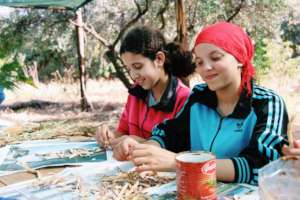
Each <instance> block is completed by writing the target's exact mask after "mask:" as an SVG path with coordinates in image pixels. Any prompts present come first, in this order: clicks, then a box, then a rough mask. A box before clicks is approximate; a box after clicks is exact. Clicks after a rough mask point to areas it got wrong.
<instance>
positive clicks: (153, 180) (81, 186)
mask: <svg viewBox="0 0 300 200" xmlns="http://www.w3.org/2000/svg"><path fill="white" fill-rule="evenodd" d="M118 171H119V172H118V174H117V175H112V176H102V177H101V179H100V180H99V184H98V185H97V184H96V185H95V184H94V185H89V186H87V185H86V184H85V183H84V182H83V181H82V179H81V178H80V177H79V176H77V175H75V174H73V175H72V176H71V177H68V178H63V177H61V176H58V175H57V176H53V177H51V178H50V179H49V178H48V179H46V180H39V181H37V182H36V184H35V185H36V186H39V187H42V188H45V187H46V188H47V187H53V186H55V187H57V188H59V189H60V191H62V192H63V191H73V192H75V193H77V194H78V195H79V196H80V197H81V199H91V198H92V199H101V200H128V199H130V200H149V199H151V197H149V196H148V195H146V194H145V193H143V190H145V189H147V188H149V187H153V186H159V185H162V184H165V183H169V182H171V181H173V180H175V177H173V176H172V177H171V176H166V175H161V174H157V173H155V174H150V175H149V174H144V175H141V174H139V173H138V172H123V171H121V170H118Z"/></svg>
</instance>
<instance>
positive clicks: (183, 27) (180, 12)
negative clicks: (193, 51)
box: [175, 0, 189, 50]
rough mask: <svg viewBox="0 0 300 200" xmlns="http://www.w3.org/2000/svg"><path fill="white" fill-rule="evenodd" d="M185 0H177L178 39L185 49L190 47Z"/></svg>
mask: <svg viewBox="0 0 300 200" xmlns="http://www.w3.org/2000/svg"><path fill="white" fill-rule="evenodd" d="M183 1H184V0H176V3H175V9H176V21H177V41H178V42H179V43H180V44H181V45H182V47H183V48H184V49H185V50H188V49H189V41H188V32H187V21H186V15H185V8H184V3H183Z"/></svg>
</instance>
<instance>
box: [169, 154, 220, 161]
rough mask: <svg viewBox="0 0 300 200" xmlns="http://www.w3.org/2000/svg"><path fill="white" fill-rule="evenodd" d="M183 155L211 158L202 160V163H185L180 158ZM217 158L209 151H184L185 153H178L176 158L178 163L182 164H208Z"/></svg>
mask: <svg viewBox="0 0 300 200" xmlns="http://www.w3.org/2000/svg"><path fill="white" fill-rule="evenodd" d="M183 155H207V156H209V157H208V158H207V159H205V160H201V161H184V160H182V159H181V158H180V157H182V156H183ZM215 158H216V156H215V155H214V154H213V153H212V152H209V151H183V152H180V153H178V154H177V155H176V157H175V159H176V161H177V162H181V163H202V162H207V161H209V160H212V159H215Z"/></svg>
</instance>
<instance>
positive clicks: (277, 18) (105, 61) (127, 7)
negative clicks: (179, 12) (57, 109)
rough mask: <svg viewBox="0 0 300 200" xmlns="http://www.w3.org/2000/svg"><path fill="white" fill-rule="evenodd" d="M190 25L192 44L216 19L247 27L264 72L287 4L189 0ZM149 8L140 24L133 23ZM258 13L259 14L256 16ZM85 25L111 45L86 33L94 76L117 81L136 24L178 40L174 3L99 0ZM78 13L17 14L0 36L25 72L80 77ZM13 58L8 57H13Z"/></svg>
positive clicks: (87, 8)
mask: <svg viewBox="0 0 300 200" xmlns="http://www.w3.org/2000/svg"><path fill="white" fill-rule="evenodd" d="M184 2H185V9H186V14H187V27H188V31H189V40H190V41H191V42H190V46H192V44H193V42H192V41H193V38H194V36H195V35H196V33H197V32H198V31H199V30H200V29H201V27H203V26H205V25H206V24H210V23H214V22H216V21H224V20H225V21H232V22H234V23H237V24H240V25H242V26H243V27H245V28H246V29H247V31H248V32H249V33H250V35H251V36H252V38H253V39H254V40H255V41H256V51H257V54H258V55H257V56H256V58H255V64H256V66H258V67H259V68H260V69H259V71H262V72H263V73H265V72H266V71H267V69H268V62H269V61H268V59H267V58H266V57H265V53H266V52H265V45H266V44H265V43H264V42H263V41H264V40H263V38H269V37H273V33H274V30H276V29H277V28H278V26H279V25H280V23H281V21H282V16H283V13H284V12H285V7H284V2H283V1H282V0H263V1H261V0H210V1H204V0H201V1H198V0H186V1H184ZM143 10H145V11H146V13H145V14H143V15H141V16H140V17H139V18H138V20H137V21H134V23H130V22H131V21H132V20H133V19H134V18H135V17H137V15H138V14H139V13H140V12H141V11H143ZM254 13H255V14H254ZM83 14H84V21H85V22H86V23H87V24H88V25H89V27H93V28H94V30H95V32H96V33H97V34H98V35H99V36H101V38H102V39H104V41H105V42H106V44H107V45H104V44H103V42H102V43H101V42H99V39H97V38H95V37H94V36H93V35H91V34H88V33H87V35H86V40H85V41H86V47H85V51H86V54H85V57H86V66H87V67H88V68H87V72H88V75H89V76H90V77H91V78H98V77H101V76H104V77H109V78H110V77H115V76H119V75H120V73H121V74H122V73H123V74H126V72H125V71H124V70H122V69H120V67H121V68H122V63H121V61H120V58H119V55H118V48H119V41H120V37H121V36H122V35H123V34H124V31H125V30H127V29H128V28H129V27H130V26H132V25H133V24H136V23H138V24H149V25H152V26H154V27H157V28H160V29H161V30H162V31H163V32H164V34H165V36H166V38H167V39H168V40H169V41H172V40H174V38H175V37H176V16H175V1H170V0H162V1H154V0H134V1H128V0H118V1H117V0H95V1H91V2H90V3H89V4H87V5H86V6H85V8H84V9H83ZM73 18H74V13H72V12H65V11H55V10H54V11H53V10H51V11H47V10H24V9H21V10H16V11H15V12H13V13H12V15H11V17H10V18H8V19H6V20H5V21H2V22H0V23H1V24H3V26H2V28H1V29H0V34H7V36H6V40H7V41H9V42H8V43H7V45H6V46H5V48H7V50H6V51H9V52H13V55H14V56H15V57H18V58H22V59H19V60H20V61H19V62H20V65H21V66H22V67H23V69H24V70H25V72H26V73H27V74H29V75H31V76H33V77H34V75H33V74H32V73H31V72H32V71H37V72H38V75H36V79H38V80H39V79H40V80H47V79H51V78H53V77H54V76H56V75H55V74H60V75H61V76H63V75H64V74H65V73H66V72H70V71H72V72H73V73H74V74H73V75H72V76H73V77H74V78H77V77H78V75H77V74H76V73H77V70H71V69H75V66H77V64H76V63H77V55H76V46H75V45H76V41H75V33H74V26H73V25H72V24H71V23H69V19H73ZM8 55H10V54H6V55H5V57H8Z"/></svg>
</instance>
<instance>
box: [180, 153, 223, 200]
mask: <svg viewBox="0 0 300 200" xmlns="http://www.w3.org/2000/svg"><path fill="white" fill-rule="evenodd" d="M176 167H177V169H176V176H177V198H178V199H179V200H186V199H189V200H193V199H195V200H216V199H217V196H216V157H215V156H214V155H213V154H212V153H209V152H204V151H196V152H182V153H179V154H178V155H177V156H176Z"/></svg>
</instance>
